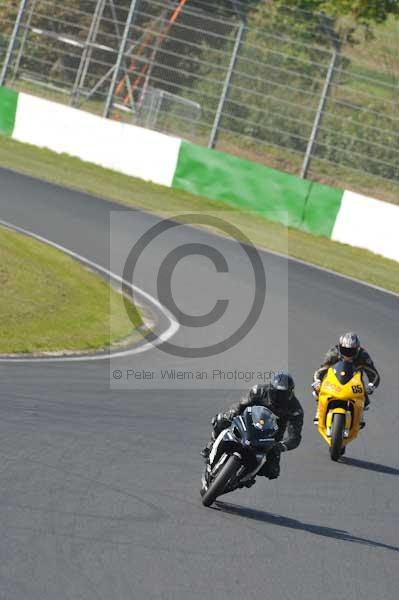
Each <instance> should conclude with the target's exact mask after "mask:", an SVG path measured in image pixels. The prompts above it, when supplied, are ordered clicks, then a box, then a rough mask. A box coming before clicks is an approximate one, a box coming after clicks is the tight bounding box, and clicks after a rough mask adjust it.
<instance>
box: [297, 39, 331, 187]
mask: <svg viewBox="0 0 399 600" xmlns="http://www.w3.org/2000/svg"><path fill="white" fill-rule="evenodd" d="M338 58H339V45H338V44H337V45H335V47H334V50H333V53H332V57H331V60H330V65H329V67H328V71H327V76H326V79H325V82H324V86H323V91H322V93H321V98H320V102H319V106H318V109H317V113H316V117H315V120H314V123H313V128H312V133H311V134H310V138H309V142H308V146H307V148H306V153H305V158H304V160H303V164H302V169H301V177H302V179H306V177H307V174H308V171H309V166H310V161H311V160H312V152H313V148H314V145H315V143H316V140H317V136H318V134H319V129H320V125H321V121H322V118H323V114H324V109H325V106H326V103H327V100H328V96H329V93H330V89H331V84H332V80H333V77H334V71H335V68H336V66H337V62H338Z"/></svg>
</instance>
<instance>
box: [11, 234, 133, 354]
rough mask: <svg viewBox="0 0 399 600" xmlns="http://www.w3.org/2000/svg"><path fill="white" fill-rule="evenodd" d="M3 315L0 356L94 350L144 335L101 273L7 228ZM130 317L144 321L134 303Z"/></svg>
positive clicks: (120, 298) (118, 295) (120, 297)
mask: <svg viewBox="0 0 399 600" xmlns="http://www.w3.org/2000/svg"><path fill="white" fill-rule="evenodd" d="M110 294H111V302H112V304H111V306H112V310H111V312H110ZM110 314H111V316H110ZM0 315H1V317H0V353H1V354H14V353H34V352H39V353H41V352H56V351H62V350H66V351H71V352H72V351H88V350H91V351H93V350H95V349H100V348H104V347H107V346H108V345H109V344H110V342H119V341H121V340H125V339H129V341H130V340H131V341H134V340H138V339H140V338H141V337H142V334H141V333H139V331H137V330H134V329H133V326H132V323H131V321H130V320H129V318H128V316H127V315H126V311H125V309H124V304H123V300H122V296H121V295H120V294H119V293H118V292H116V291H115V290H113V289H110V288H109V286H108V284H107V283H106V282H105V281H104V280H102V279H101V278H100V277H99V276H97V275H96V274H95V273H93V272H91V271H89V270H88V269H86V268H85V267H83V266H82V265H80V264H79V263H78V262H76V261H75V260H73V259H72V258H70V257H69V256H66V255H65V254H64V253H63V252H60V251H59V250H56V249H54V248H51V247H50V246H48V245H47V244H44V243H41V242H38V241H37V240H34V239H32V238H30V237H27V236H25V235H22V234H19V233H15V232H14V231H10V230H8V229H5V228H3V227H0ZM129 316H130V318H132V319H134V321H133V322H134V323H135V324H136V325H137V326H139V325H141V324H142V320H141V317H140V314H139V312H138V310H137V309H136V308H135V307H134V305H133V304H132V305H131V314H130V315H129ZM110 319H112V323H111V322H110ZM111 325H112V329H111ZM110 331H112V336H110Z"/></svg>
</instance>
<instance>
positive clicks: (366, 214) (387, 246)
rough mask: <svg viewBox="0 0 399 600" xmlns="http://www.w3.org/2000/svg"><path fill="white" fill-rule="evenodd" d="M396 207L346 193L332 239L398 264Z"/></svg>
mask: <svg viewBox="0 0 399 600" xmlns="http://www.w3.org/2000/svg"><path fill="white" fill-rule="evenodd" d="M398 231H399V206H396V205H395V204H390V203H388V202H382V201H381V200H376V199H375V198H369V197H368V196H363V195H361V194H356V193H354V192H350V191H345V192H344V195H343V197H342V201H341V207H340V209H339V212H338V214H337V218H336V220H335V224H334V228H333V232H332V234H331V239H332V240H334V241H336V242H341V243H343V244H349V245H350V246H355V247H359V248H365V249H366V250H370V251H371V252H374V253H375V254H380V255H382V256H385V257H386V258H390V259H391V260H395V261H399V241H398Z"/></svg>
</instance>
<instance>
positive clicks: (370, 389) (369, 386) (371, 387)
mask: <svg viewBox="0 0 399 600" xmlns="http://www.w3.org/2000/svg"><path fill="white" fill-rule="evenodd" d="M374 390H375V385H374V383H368V384H367V385H366V392H367V394H368V395H369V396H371V394H372V393H373V392H374Z"/></svg>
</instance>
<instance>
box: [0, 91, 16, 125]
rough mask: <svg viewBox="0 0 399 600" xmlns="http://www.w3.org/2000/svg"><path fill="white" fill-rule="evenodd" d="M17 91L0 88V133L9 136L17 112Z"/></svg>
mask: <svg viewBox="0 0 399 600" xmlns="http://www.w3.org/2000/svg"><path fill="white" fill-rule="evenodd" d="M17 104H18V92H14V90H8V89H7V88H4V87H2V88H0V135H8V136H11V135H12V132H13V131H14V124H15V116H16V113H17Z"/></svg>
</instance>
